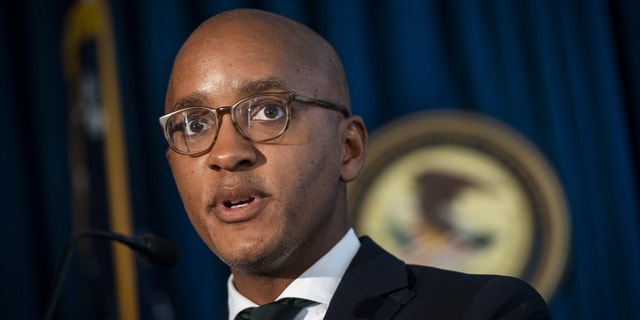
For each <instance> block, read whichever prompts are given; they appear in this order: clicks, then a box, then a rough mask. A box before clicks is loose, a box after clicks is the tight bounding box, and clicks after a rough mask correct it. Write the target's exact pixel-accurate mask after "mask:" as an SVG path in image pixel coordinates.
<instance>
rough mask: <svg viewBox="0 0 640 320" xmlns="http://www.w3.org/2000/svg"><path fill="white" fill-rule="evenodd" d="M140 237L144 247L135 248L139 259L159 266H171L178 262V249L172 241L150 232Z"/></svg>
mask: <svg viewBox="0 0 640 320" xmlns="http://www.w3.org/2000/svg"><path fill="white" fill-rule="evenodd" d="M140 239H142V240H143V241H144V248H140V249H138V250H136V252H137V254H138V257H140V259H142V260H144V261H146V262H149V263H151V264H154V265H157V266H161V267H173V266H174V265H175V264H176V263H178V260H179V259H180V249H178V246H176V245H175V244H174V243H173V242H171V241H169V240H167V239H165V238H162V237H159V236H156V235H154V234H150V233H148V234H145V235H142V236H140Z"/></svg>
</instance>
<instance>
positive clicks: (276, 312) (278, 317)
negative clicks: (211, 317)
mask: <svg viewBox="0 0 640 320" xmlns="http://www.w3.org/2000/svg"><path fill="white" fill-rule="evenodd" d="M312 303H313V301H309V300H305V299H297V298H285V299H281V300H278V301H276V302H272V303H269V304H265V305H263V306H259V307H257V308H246V309H244V310H242V312H240V313H238V315H237V316H236V319H235V320H293V319H294V318H295V317H296V315H297V314H298V313H300V311H302V309H304V307H306V306H308V305H310V304H312Z"/></svg>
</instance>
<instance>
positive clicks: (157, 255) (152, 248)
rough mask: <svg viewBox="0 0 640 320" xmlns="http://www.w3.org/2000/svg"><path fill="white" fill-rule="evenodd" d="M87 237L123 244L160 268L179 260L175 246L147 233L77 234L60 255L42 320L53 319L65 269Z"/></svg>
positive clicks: (93, 231)
mask: <svg viewBox="0 0 640 320" xmlns="http://www.w3.org/2000/svg"><path fill="white" fill-rule="evenodd" d="M89 237H95V238H104V239H108V240H115V241H118V242H120V243H123V244H125V245H127V246H128V247H129V248H131V249H132V250H133V251H135V252H136V254H137V256H138V257H139V258H140V259H142V260H144V261H146V262H148V263H151V264H154V265H157V266H160V267H172V266H174V265H175V264H176V263H178V260H179V259H180V250H179V249H178V247H177V246H176V245H175V244H173V243H172V242H171V241H170V240H168V239H165V238H162V237H160V236H157V235H154V234H151V233H147V234H144V235H142V236H126V235H123V234H119V233H115V232H111V231H102V230H88V231H84V232H80V233H77V234H75V235H74V236H73V237H71V239H69V241H67V244H66V246H65V249H64V252H63V254H62V259H61V260H60V263H59V264H58V268H57V271H56V276H55V280H54V287H53V293H52V294H51V298H50V299H49V303H48V304H47V309H46V312H45V316H44V318H43V319H44V320H49V319H51V318H52V317H53V312H54V311H55V306H56V302H57V300H58V296H59V295H60V291H61V289H62V283H63V282H64V281H63V280H64V278H65V276H66V273H67V269H69V262H70V261H71V255H72V253H73V250H74V249H75V247H76V245H77V244H78V242H80V240H82V239H84V238H89Z"/></svg>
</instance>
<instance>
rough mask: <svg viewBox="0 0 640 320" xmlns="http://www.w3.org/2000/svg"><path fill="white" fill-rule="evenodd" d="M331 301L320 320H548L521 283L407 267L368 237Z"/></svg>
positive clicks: (540, 304) (544, 309)
mask: <svg viewBox="0 0 640 320" xmlns="http://www.w3.org/2000/svg"><path fill="white" fill-rule="evenodd" d="M360 241H361V243H362V246H361V247H360V250H358V253H357V254H356V256H355V257H354V259H353V261H351V264H350V265H349V268H348V269H347V272H346V273H345V275H344V277H343V278H342V281H341V282H340V284H339V285H338V288H337V290H336V292H335V294H334V296H333V298H332V299H331V303H330V304H329V310H327V314H326V316H325V319H327V320H336V319H394V320H398V319H403V320H405V319H406V320H416V319H550V318H551V317H550V315H549V310H548V308H547V305H546V303H545V302H544V300H543V299H542V297H540V295H539V294H538V293H537V292H536V291H535V290H534V289H533V288H532V287H531V286H529V285H528V284H527V283H525V282H524V281H522V280H519V279H516V278H511V277H504V276H492V275H469V274H464V273H458V272H453V271H447V270H441V269H436V268H432V267H425V266H415V265H407V264H405V263H404V262H402V261H401V260H399V259H397V258H396V257H394V256H393V255H391V254H390V253H388V252H386V251H385V250H383V249H382V248H381V247H379V246H378V245H377V244H375V243H374V242H373V241H372V240H371V239H369V238H368V237H362V238H361V239H360Z"/></svg>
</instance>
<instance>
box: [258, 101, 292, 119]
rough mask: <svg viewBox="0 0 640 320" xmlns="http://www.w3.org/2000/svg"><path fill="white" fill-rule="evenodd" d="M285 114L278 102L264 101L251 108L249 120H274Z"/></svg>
mask: <svg viewBox="0 0 640 320" xmlns="http://www.w3.org/2000/svg"><path fill="white" fill-rule="evenodd" d="M285 115H286V111H285V107H284V106H283V105H281V104H278V103H266V104H263V105H260V106H258V107H257V108H253V110H252V112H251V121H274V120H279V119H281V118H282V117H284V116H285Z"/></svg>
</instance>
